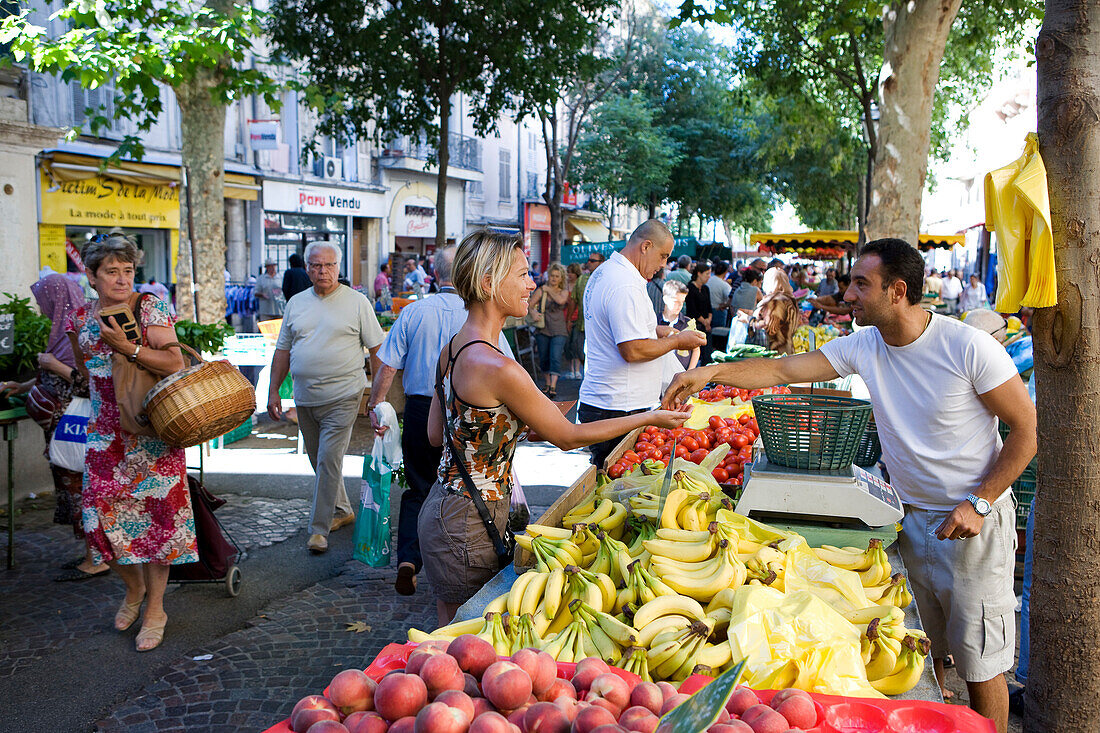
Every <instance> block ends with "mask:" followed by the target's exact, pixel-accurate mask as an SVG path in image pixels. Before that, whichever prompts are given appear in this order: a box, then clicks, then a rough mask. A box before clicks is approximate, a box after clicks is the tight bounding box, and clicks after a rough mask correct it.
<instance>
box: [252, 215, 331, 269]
mask: <svg viewBox="0 0 1100 733" xmlns="http://www.w3.org/2000/svg"><path fill="white" fill-rule="evenodd" d="M310 242H331V243H332V244H333V245H335V246H336V247H338V248H339V249H340V252H341V254H342V256H341V257H340V275H341V276H342V277H347V273H348V248H347V220H346V218H345V217H342V216H321V215H318V214H282V213H278V212H273V211H265V212H264V257H265V259H266V258H267V257H270V258H272V259H274V260H275V262H276V263H278V267H279V272H282V271H284V270H286V268H288V267H289V266H290V264H289V262H288V260H289V258H290V255H292V254H299V255H301V254H304V253H305V250H306V247H307V246H308V245H309V244H310Z"/></svg>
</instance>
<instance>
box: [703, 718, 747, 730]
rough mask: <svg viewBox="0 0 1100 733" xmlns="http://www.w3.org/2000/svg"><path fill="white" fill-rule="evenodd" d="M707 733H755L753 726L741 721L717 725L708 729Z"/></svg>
mask: <svg viewBox="0 0 1100 733" xmlns="http://www.w3.org/2000/svg"><path fill="white" fill-rule="evenodd" d="M707 733H753V730H752V726H751V725H749V724H748V723H745V722H743V721H740V720H731V721H729V722H726V723H715V724H714V725H712V726H711V727H709V728H707Z"/></svg>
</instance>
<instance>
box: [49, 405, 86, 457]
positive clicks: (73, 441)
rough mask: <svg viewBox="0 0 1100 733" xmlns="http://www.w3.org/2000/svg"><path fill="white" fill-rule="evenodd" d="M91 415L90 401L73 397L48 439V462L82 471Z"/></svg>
mask: <svg viewBox="0 0 1100 733" xmlns="http://www.w3.org/2000/svg"><path fill="white" fill-rule="evenodd" d="M91 416H92V401H91V400H89V399H88V398H87V397H73V399H72V401H71V402H69V406H68V407H66V408H65V414H64V415H62V416H61V419H60V420H59V421H58V422H57V427H56V428H54V431H53V439H52V440H51V441H50V463H52V464H53V465H55V466H60V467H61V468H65V469H68V470H70V471H76V472H78V473H84V448H85V446H86V444H87V442H88V418H90V417H91Z"/></svg>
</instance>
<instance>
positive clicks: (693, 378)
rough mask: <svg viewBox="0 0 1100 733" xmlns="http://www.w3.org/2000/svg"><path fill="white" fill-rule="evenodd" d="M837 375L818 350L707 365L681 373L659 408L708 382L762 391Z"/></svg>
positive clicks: (822, 380) (685, 396)
mask: <svg viewBox="0 0 1100 733" xmlns="http://www.w3.org/2000/svg"><path fill="white" fill-rule="evenodd" d="M838 376H839V375H838V374H837V373H836V370H835V369H833V365H832V364H830V363H829V360H828V359H826V358H825V355H824V354H822V353H821V352H820V351H811V352H810V353H808V354H795V355H794V356H785V357H782V358H780V359H746V360H744V361H737V362H732V363H728V364H710V365H709V366H705V367H699V368H698V369H692V370H690V371H687V372H680V373H679V374H677V375H676V377H675V378H674V379H673V380H672V384H670V385H669V386H668V389H667V390H666V391H665V397H664V400H663V401H662V405H664V406H665V407H674V406H676V405H680V404H683V403H684V402H685V401H686V400H687V399H688V398H689V397H691V396H692V395H693V394H695V393H696V392H698V391H699V390H701V389H702V388H703V387H704V386H705V385H706V384H707V382H717V383H718V384H729V385H732V386H734V387H738V388H740V389H761V388H763V387H774V386H775V385H777V384H791V383H796V382H825V381H828V380H830V379H836V378H837V377H838Z"/></svg>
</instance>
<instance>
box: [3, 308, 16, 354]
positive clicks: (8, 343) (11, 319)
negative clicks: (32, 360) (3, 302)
mask: <svg viewBox="0 0 1100 733" xmlns="http://www.w3.org/2000/svg"><path fill="white" fill-rule="evenodd" d="M13 351H15V315H14V314H12V313H0V356H6V355H7V354H10V353H12V352H13Z"/></svg>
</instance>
